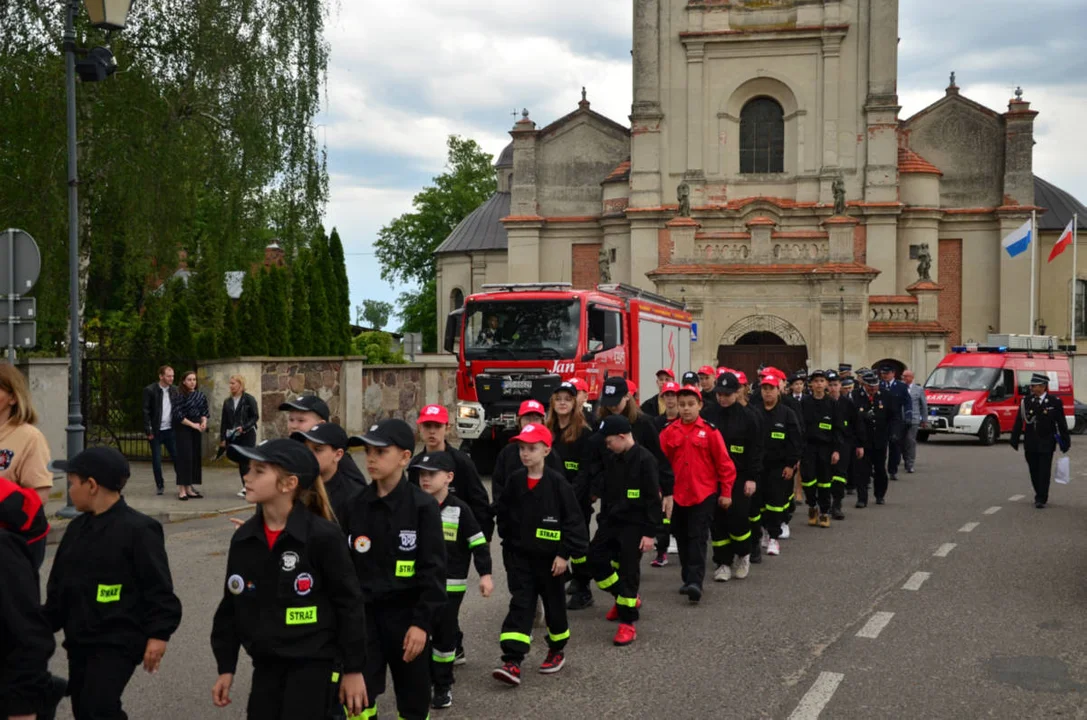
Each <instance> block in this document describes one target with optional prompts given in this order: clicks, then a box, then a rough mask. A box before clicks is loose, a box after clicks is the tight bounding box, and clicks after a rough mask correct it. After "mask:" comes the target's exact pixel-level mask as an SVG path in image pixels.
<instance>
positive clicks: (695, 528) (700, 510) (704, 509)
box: [672, 495, 717, 587]
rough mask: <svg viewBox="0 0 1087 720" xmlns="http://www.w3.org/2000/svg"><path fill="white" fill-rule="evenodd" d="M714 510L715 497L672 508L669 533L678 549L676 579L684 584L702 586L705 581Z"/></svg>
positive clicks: (715, 505) (711, 496)
mask: <svg viewBox="0 0 1087 720" xmlns="http://www.w3.org/2000/svg"><path fill="white" fill-rule="evenodd" d="M716 507H717V495H710V496H709V497H708V498H706V499H705V500H703V501H702V502H700V503H698V504H697V505H691V506H689V507H684V506H682V505H679V504H676V505H673V506H672V532H673V533H675V536H676V544H677V545H678V546H679V563H680V566H681V567H680V577H681V578H682V579H683V584H684V585H697V586H698V587H702V581H703V580H705V578H706V543H707V541H708V540H709V535H710V525H711V524H712V523H713V511H714V508H716Z"/></svg>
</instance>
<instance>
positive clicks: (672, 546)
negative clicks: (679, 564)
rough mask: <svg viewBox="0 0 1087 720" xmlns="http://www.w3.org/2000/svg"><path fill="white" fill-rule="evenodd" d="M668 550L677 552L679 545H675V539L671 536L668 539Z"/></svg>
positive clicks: (673, 553) (673, 552)
mask: <svg viewBox="0 0 1087 720" xmlns="http://www.w3.org/2000/svg"><path fill="white" fill-rule="evenodd" d="M668 552H669V553H671V554H672V555H675V554H676V553H678V552H679V545H676V539H675V538H672V539H670V540H669V541H668Z"/></svg>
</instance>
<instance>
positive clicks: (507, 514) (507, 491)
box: [496, 467, 589, 559]
mask: <svg viewBox="0 0 1087 720" xmlns="http://www.w3.org/2000/svg"><path fill="white" fill-rule="evenodd" d="M496 506H497V510H498V514H497V518H496V520H497V521H498V534H499V536H500V537H501V538H502V545H503V547H505V548H507V549H511V550H518V551H521V552H524V553H528V554H530V555H535V556H538V557H547V558H553V557H556V556H557V557H561V558H564V559H569V558H570V557H584V556H585V551H586V550H588V548H589V533H588V530H586V529H585V519H584V518H583V517H582V515H581V508H580V507H579V506H578V502H577V498H576V497H574V489H573V488H572V487H570V483H568V482H566V478H564V477H563V476H562V474H561V473H560V472H558V471H557V470H552V469H551V468H548V467H545V468H544V473H543V477H541V478H540V481H539V482H538V483H537V484H536V487H534V488H533V489H531V490H529V488H528V469H526V468H524V467H522V468H520V469H519V470H516V471H514V473H513V474H512V475H511V476H510V477H509V480H508V481H507V482H506V486H505V488H503V490H502V495H500V496H499V497H498V500H497V502H496Z"/></svg>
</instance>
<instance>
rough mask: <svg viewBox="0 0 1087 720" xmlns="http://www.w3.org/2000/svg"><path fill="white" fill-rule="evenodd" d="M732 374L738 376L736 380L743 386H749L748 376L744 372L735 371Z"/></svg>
mask: <svg viewBox="0 0 1087 720" xmlns="http://www.w3.org/2000/svg"><path fill="white" fill-rule="evenodd" d="M732 374H733V375H735V376H736V379H737V380H739V381H740V384H741V385H747V375H746V374H745V373H744V371H743V370H733V371H732Z"/></svg>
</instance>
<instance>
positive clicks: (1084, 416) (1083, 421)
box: [1069, 400, 1087, 435]
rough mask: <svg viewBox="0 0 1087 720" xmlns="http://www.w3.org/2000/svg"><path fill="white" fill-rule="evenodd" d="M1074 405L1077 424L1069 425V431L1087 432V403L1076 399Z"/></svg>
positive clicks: (1076, 432)
mask: <svg viewBox="0 0 1087 720" xmlns="http://www.w3.org/2000/svg"><path fill="white" fill-rule="evenodd" d="M1074 407H1075V409H1076V424H1075V425H1073V426H1071V427H1069V432H1072V433H1075V434H1076V435H1082V434H1083V433H1085V432H1087V403H1081V402H1080V401H1079V400H1076V402H1075V404H1074Z"/></svg>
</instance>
